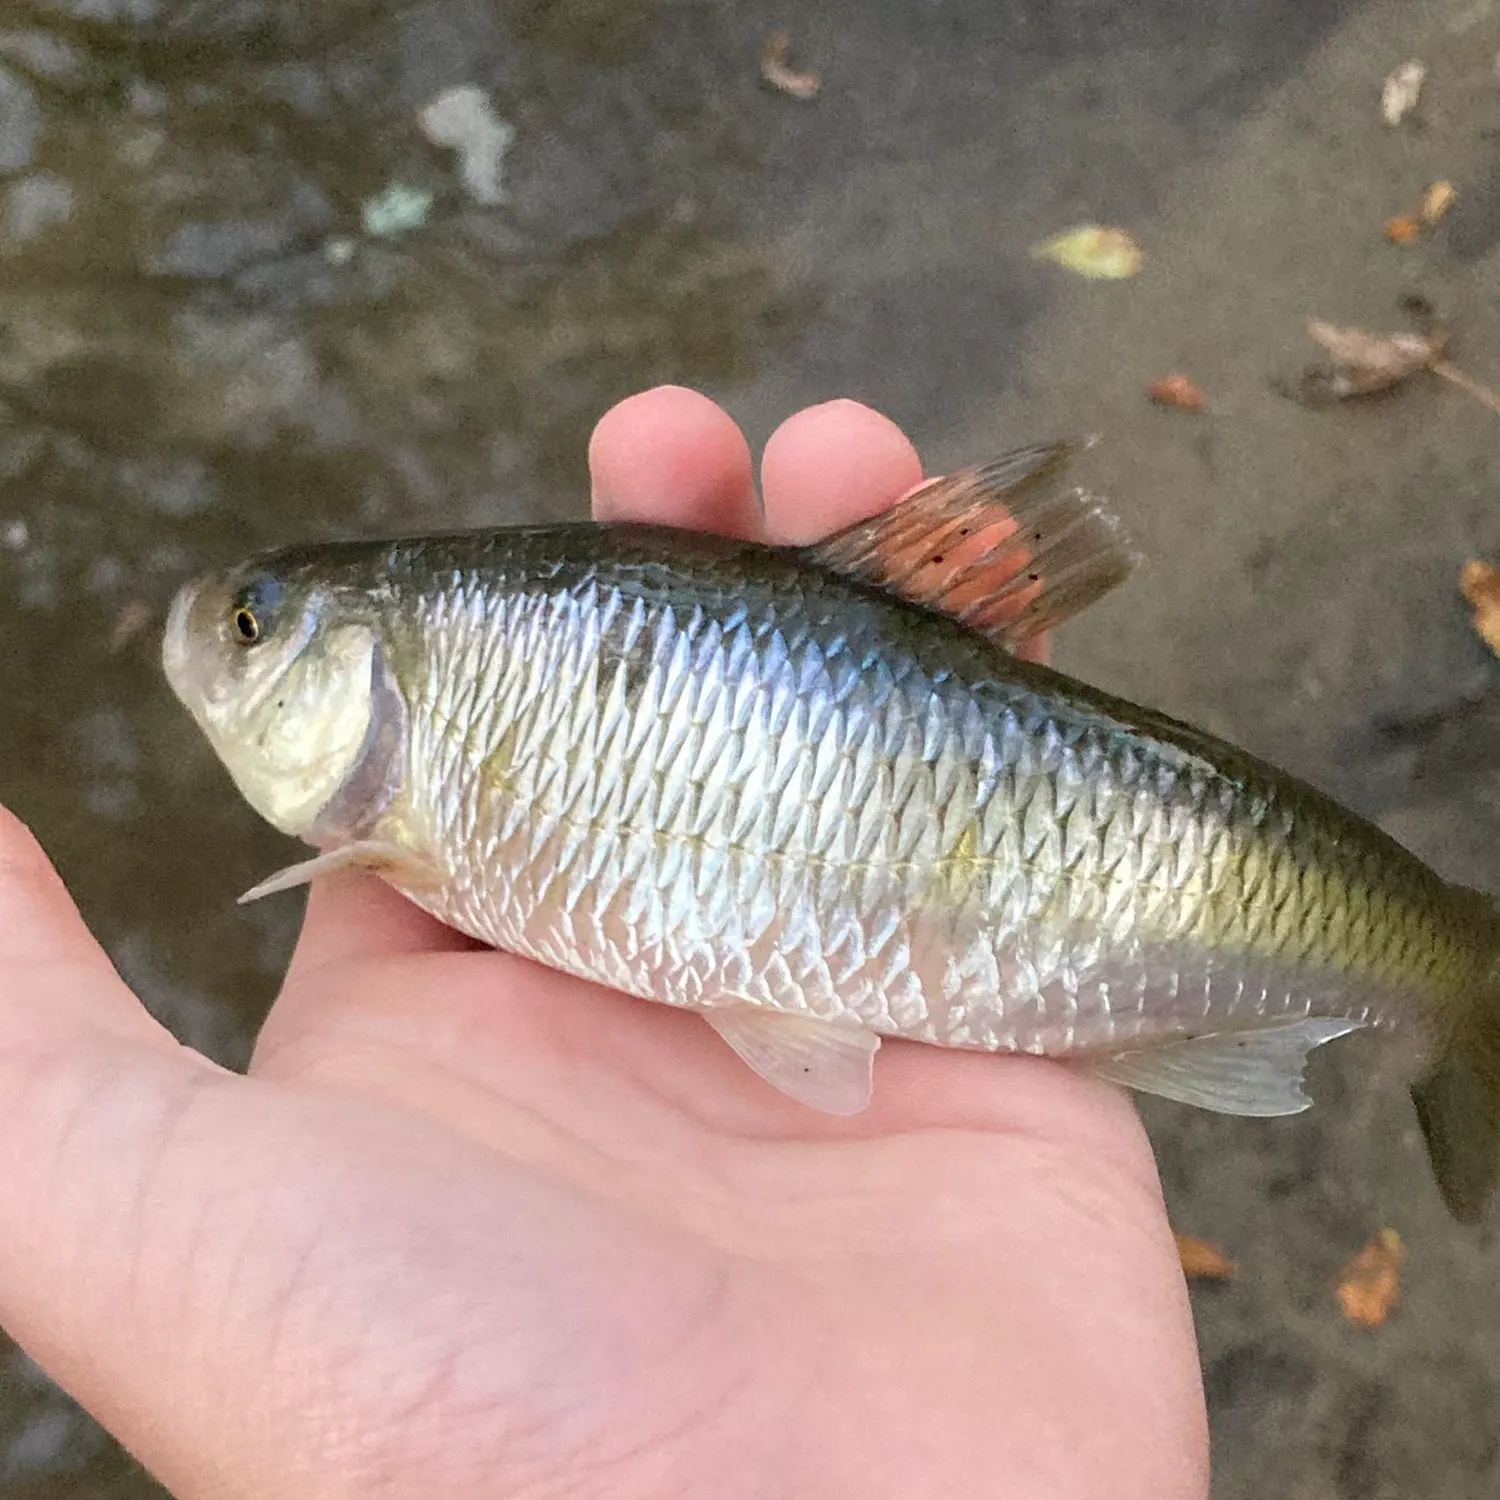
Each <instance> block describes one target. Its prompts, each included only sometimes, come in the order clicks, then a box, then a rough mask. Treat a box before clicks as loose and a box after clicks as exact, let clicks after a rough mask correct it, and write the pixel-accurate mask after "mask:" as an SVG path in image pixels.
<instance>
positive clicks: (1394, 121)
mask: <svg viewBox="0 0 1500 1500" xmlns="http://www.w3.org/2000/svg"><path fill="white" fill-rule="evenodd" d="M1426 77H1427V68H1426V66H1425V65H1424V64H1422V63H1419V62H1417V61H1416V60H1415V59H1413V61H1411V62H1404V63H1402V64H1401V66H1400V67H1399V68H1393V69H1392V70H1391V72H1390V74H1389V75H1388V76H1387V78H1386V80H1385V83H1384V85H1383V86H1382V87H1381V90H1380V115H1381V118H1382V119H1383V120H1384V121H1385V123H1386V124H1387V125H1399V124H1400V123H1401V122H1402V121H1403V120H1404V119H1405V118H1406V117H1407V115H1409V114H1410V113H1411V112H1412V110H1414V109H1415V108H1416V107H1417V100H1418V99H1419V98H1421V96H1422V82H1423V80H1424V79H1425V78H1426Z"/></svg>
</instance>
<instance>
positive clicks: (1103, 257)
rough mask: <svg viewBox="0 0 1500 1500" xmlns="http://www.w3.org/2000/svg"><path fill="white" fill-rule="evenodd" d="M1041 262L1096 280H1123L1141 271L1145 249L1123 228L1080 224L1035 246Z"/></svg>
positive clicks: (1034, 249) (1036, 255)
mask: <svg viewBox="0 0 1500 1500" xmlns="http://www.w3.org/2000/svg"><path fill="white" fill-rule="evenodd" d="M1031 253H1032V256H1033V257H1034V258H1035V259H1037V260H1050V261H1054V262H1056V264H1058V265H1060V266H1063V267H1065V268H1066V269H1067V270H1069V271H1076V272H1077V273H1078V275H1080V276H1087V277H1088V278H1089V279H1090V280H1093V281H1123V280H1124V279H1125V278H1126V277H1128V276H1134V275H1135V273H1136V272H1137V271H1139V270H1140V268H1141V247H1140V246H1139V245H1137V244H1136V242H1135V241H1134V240H1133V239H1131V237H1130V236H1129V235H1128V234H1126V232H1125V231H1124V230H1123V229H1107V228H1105V227H1103V226H1102V225H1099V224H1080V225H1078V226H1077V227H1076V228H1074V229H1067V230H1064V231H1063V232H1062V233H1061V234H1055V235H1053V236H1052V238H1051V239H1050V240H1043V241H1042V242H1041V243H1040V244H1038V245H1033V246H1032V247H1031Z"/></svg>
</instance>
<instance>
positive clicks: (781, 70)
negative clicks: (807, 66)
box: [760, 31, 823, 99]
mask: <svg viewBox="0 0 1500 1500" xmlns="http://www.w3.org/2000/svg"><path fill="white" fill-rule="evenodd" d="M791 55H792V39H791V36H790V35H789V34H788V33H787V32H785V31H773V32H772V33H771V34H770V36H768V37H767V38H766V40H765V42H764V43H763V45H762V46H761V49H760V76H761V77H762V78H764V79H765V81H766V82H767V83H769V84H770V85H771V87H772V88H773V89H776V90H777V91H778V92H779V93H783V94H789V95H790V96H791V97H792V98H793V99H811V98H812V97H813V95H814V94H816V93H817V92H818V90H819V89H820V88H822V87H823V80H822V79H821V78H819V77H818V75H817V74H816V73H798V72H795V71H794V70H793V69H792V68H790V67H789V66H788V65H787V59H788V58H789V57H790V56H791Z"/></svg>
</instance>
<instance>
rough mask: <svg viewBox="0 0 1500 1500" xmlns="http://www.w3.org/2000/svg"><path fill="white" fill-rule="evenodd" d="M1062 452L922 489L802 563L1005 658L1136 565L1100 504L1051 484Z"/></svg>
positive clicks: (1053, 448)
mask: <svg viewBox="0 0 1500 1500" xmlns="http://www.w3.org/2000/svg"><path fill="white" fill-rule="evenodd" d="M1071 452H1072V448H1071V446H1070V445H1069V444H1066V443H1044V444H1039V445H1037V446H1034V447H1030V448H1021V449H1018V450H1016V451H1015V452H1014V453H1010V454H1007V455H1006V456H1005V457H1003V458H999V459H996V460H995V461H994V462H993V463H989V464H985V465H984V466H982V467H979V468H970V469H963V470H961V471H960V472H958V473H956V474H950V475H948V476H947V477H946V478H943V479H934V480H933V481H932V482H931V483H929V484H925V485H923V486H922V488H921V489H919V490H914V491H913V492H912V493H911V494H910V495H908V496H907V497H906V498H905V499H904V500H901V501H899V502H898V503H897V504H896V505H894V506H892V507H891V508H890V509H889V510H887V511H884V512H883V513H882V514H880V515H878V516H873V517H871V518H870V519H869V520H866V521H860V522H857V523H856V524H855V525H853V526H850V527H847V528H846V529H845V530H843V531H840V532H836V533H835V534H834V535H833V536H831V537H827V538H825V539H824V540H823V541H821V542H819V543H817V544H816V545H815V546H812V547H808V548H806V549H804V552H803V555H804V556H805V557H806V558H807V560H808V561H809V562H812V563H814V564H816V565H818V566H819V567H823V568H826V569H828V570H830V571H832V572H835V573H841V574H843V575H844V576H845V577H848V578H853V579H856V580H858V581H859V582H861V583H864V584H867V585H869V586H872V587H875V588H879V589H882V590H884V591H885V592H887V593H890V594H894V595H897V596H898V597H900V598H903V599H906V600H909V601H910V602H912V603H914V604H921V605H923V606H925V607H926V608H928V609H935V610H938V611H940V612H942V613H943V614H946V615H951V616H952V617H953V618H954V619H956V620H959V621H961V622H962V623H963V624H965V625H968V626H969V627H970V628H971V629H973V630H976V631H979V632H980V633H981V634H984V635H987V636H989V637H990V638H991V639H992V640H995V641H997V642H999V643H1000V644H1001V645H1003V646H1004V647H1005V648H1006V649H1007V650H1011V651H1013V650H1015V649H1016V647H1017V646H1019V645H1021V644H1022V643H1023V642H1025V641H1027V640H1029V639H1030V638H1031V637H1032V636H1035V635H1038V634H1040V633H1041V632H1042V631H1044V630H1050V629H1051V628H1052V627H1053V626H1054V625H1057V624H1059V623H1060V622H1061V621H1063V620H1065V619H1067V618H1068V617H1069V616H1071V615H1075V614H1077V613H1078V612H1079V611H1080V610H1082V609H1085V608H1086V607H1087V606H1088V605H1090V604H1092V603H1093V602H1094V600H1095V599H1097V598H1099V597H1100V596H1101V595H1102V594H1105V593H1107V592H1108V591H1109V590H1110V589H1112V588H1113V587H1114V586H1115V585H1116V584H1118V583H1120V582H1122V581H1123V580H1124V579H1125V578H1126V577H1127V576H1128V575H1129V574H1130V572H1131V571H1132V569H1133V568H1134V567H1135V565H1136V562H1137V557H1136V554H1135V553H1134V551H1133V550H1132V549H1131V547H1130V545H1129V543H1128V542H1127V541H1126V539H1125V537H1124V534H1123V532H1122V530H1121V527H1120V524H1119V522H1118V521H1117V520H1116V519H1115V517H1114V516H1113V515H1112V514H1111V513H1110V512H1109V511H1108V510H1107V509H1106V508H1105V506H1104V504H1103V502H1102V501H1100V500H1099V499H1098V498H1097V497H1095V496H1093V495H1090V494H1088V493H1087V492H1085V491H1083V490H1081V489H1078V488H1076V487H1075V486H1071V485H1067V484H1064V483H1062V482H1061V475H1062V471H1063V470H1064V469H1065V467H1066V465H1067V461H1068V458H1069V456H1070V454H1071Z"/></svg>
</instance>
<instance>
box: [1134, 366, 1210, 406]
mask: <svg viewBox="0 0 1500 1500" xmlns="http://www.w3.org/2000/svg"><path fill="white" fill-rule="evenodd" d="M1146 394H1147V395H1148V396H1150V397H1151V399H1152V400H1153V401H1154V402H1156V404H1157V405H1158V406H1180V407H1181V408H1182V409H1183V410H1184V411H1202V410H1203V392H1202V391H1200V390H1199V389H1198V387H1197V386H1195V385H1194V384H1193V382H1192V381H1191V380H1189V379H1188V378H1187V376H1186V375H1178V374H1173V375H1163V376H1162V378H1161V379H1160V380H1153V381H1152V382H1151V384H1150V385H1149V386H1147V387H1146Z"/></svg>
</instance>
